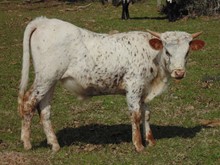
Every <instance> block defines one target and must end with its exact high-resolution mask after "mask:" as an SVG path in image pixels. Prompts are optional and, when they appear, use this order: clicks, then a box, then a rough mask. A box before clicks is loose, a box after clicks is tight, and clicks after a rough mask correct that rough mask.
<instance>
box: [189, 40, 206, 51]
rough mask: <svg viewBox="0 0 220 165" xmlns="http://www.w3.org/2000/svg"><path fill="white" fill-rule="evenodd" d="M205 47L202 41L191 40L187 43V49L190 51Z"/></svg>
mask: <svg viewBox="0 0 220 165" xmlns="http://www.w3.org/2000/svg"><path fill="white" fill-rule="evenodd" d="M204 46H205V42H204V41H202V40H192V41H191V42H190V43H189V47H190V49H191V50H200V49H202V48H203V47H204Z"/></svg>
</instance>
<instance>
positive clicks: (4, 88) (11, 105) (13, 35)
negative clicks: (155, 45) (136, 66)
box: [0, 0, 220, 165]
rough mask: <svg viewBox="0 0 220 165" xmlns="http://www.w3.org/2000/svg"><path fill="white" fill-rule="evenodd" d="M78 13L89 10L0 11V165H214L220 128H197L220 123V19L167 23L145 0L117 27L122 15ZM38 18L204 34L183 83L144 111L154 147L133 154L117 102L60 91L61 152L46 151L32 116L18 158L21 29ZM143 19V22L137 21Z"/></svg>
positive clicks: (12, 7) (96, 10) (123, 109)
mask: <svg viewBox="0 0 220 165" xmlns="http://www.w3.org/2000/svg"><path fill="white" fill-rule="evenodd" d="M82 5H87V3H83V4H80V3H77V4H73V5H69V4H64V3H62V4H59V5H55V4H54V3H37V4H22V3H20V2H19V1H16V2H13V3H3V4H0V164H1V163H2V164H13V163H14V164H16V163H17V164H22V165H23V164H57V165H62V164H153V165H164V164H169V165H171V164H172V165H176V164H181V165H182V164H186V165H195V164H198V165H200V164H201V165H212V164H213V165H217V164H220V127H205V126H203V125H201V120H215V119H217V120H219V119H220V104H219V103H220V31H219V27H220V21H219V17H218V18H216V17H211V18H208V17H200V18H196V19H188V20H178V21H177V22H174V23H169V22H168V21H167V20H166V19H155V18H157V17H163V16H162V15H159V14H158V13H157V11H156V1H153V0H150V1H147V2H141V3H136V4H134V5H132V6H130V15H131V17H136V18H139V19H131V20H128V21H122V20H120V15H121V7H119V8H115V7H113V6H112V5H105V6H103V5H101V4H100V3H91V5H90V6H89V7H87V8H84V9H79V7H78V6H82ZM41 15H43V16H47V17H49V18H54V17H55V18H59V19H62V20H66V21H69V22H71V23H73V24H75V25H77V26H80V27H83V28H86V29H89V30H92V31H95V32H100V33H108V32H109V31H112V30H118V31H120V32H124V31H131V30H142V31H145V30H146V29H151V30H154V31H159V32H164V31H167V30H181V31H187V32H190V33H194V32H197V31H203V32H204V33H203V35H202V36H201V37H200V38H201V39H203V40H204V41H205V42H206V47H205V48H204V49H203V50H202V51H198V52H193V53H192V54H191V55H190V59H189V63H188V72H187V77H186V78H185V79H184V80H182V81H181V82H180V84H175V83H174V82H173V81H172V80H171V83H170V86H169V89H168V90H167V91H166V92H165V93H164V94H162V95H161V96H160V97H157V98H155V99H154V100H153V101H152V102H151V103H150V105H149V106H150V109H151V111H152V116H151V127H152V130H153V133H154V136H155V138H156V140H157V145H156V146H155V147H146V148H145V150H144V152H142V153H136V152H135V150H134V147H133V145H132V142H131V127H130V119H129V113H128V110H127V105H126V102H125V98H124V97H123V96H103V97H94V98H91V99H90V100H86V101H85V102H80V101H78V100H76V99H75V97H74V96H72V95H71V94H69V93H68V92H67V91H65V90H64V89H63V88H61V87H60V85H59V84H58V86H57V89H56V92H55V96H54V99H53V104H52V108H53V109H52V116H51V119H52V123H53V126H54V128H55V131H56V133H57V136H58V139H59V142H60V144H61V146H62V148H61V150H60V152H58V153H56V154H52V152H51V150H50V148H49V147H48V146H47V145H46V140H45V135H44V133H43V131H42V127H41V125H40V124H39V119H38V116H37V114H36V116H35V117H34V120H33V124H32V144H33V146H34V147H33V149H32V150H31V151H24V150H23V146H22V143H21V142H20V117H19V115H18V113H17V91H18V90H17V89H18V86H19V80H20V76H21V74H20V71H21V59H22V40H23V38H22V37H23V32H24V29H25V26H26V25H27V23H28V22H29V21H30V20H32V19H34V18H35V17H38V16H41ZM144 17H149V19H141V18H144ZM150 18H151V19H150ZM31 79H33V71H32V72H31ZM12 158H13V159H12Z"/></svg>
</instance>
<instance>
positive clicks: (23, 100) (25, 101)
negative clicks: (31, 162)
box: [18, 87, 37, 150]
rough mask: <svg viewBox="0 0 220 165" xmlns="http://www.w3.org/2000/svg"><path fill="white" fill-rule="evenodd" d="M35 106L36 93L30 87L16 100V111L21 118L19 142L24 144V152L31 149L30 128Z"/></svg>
mask: <svg viewBox="0 0 220 165" xmlns="http://www.w3.org/2000/svg"><path fill="white" fill-rule="evenodd" d="M36 105H37V98H36V91H35V90H34V89H33V87H31V88H30V89H29V90H28V91H27V92H26V93H25V95H24V96H19V98H18V110H19V113H20V115H21V117H22V122H21V123H22V124H21V140H22V141H23V142H24V149H26V150H29V149H31V148H32V146H31V142H30V127H31V120H32V118H33V116H34V112H35V107H36Z"/></svg>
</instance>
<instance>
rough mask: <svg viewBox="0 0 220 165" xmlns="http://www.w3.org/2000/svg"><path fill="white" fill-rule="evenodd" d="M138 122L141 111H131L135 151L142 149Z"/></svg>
mask: <svg viewBox="0 0 220 165" xmlns="http://www.w3.org/2000/svg"><path fill="white" fill-rule="evenodd" d="M140 122H141V112H140V111H133V112H132V113H131V124H132V141H133V144H134V146H135V149H136V151H137V152H141V151H142V150H144V146H143V144H142V137H141V130H140Z"/></svg>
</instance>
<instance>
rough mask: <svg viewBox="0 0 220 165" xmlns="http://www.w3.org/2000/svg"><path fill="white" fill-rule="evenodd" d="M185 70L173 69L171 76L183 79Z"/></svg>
mask: <svg viewBox="0 0 220 165" xmlns="http://www.w3.org/2000/svg"><path fill="white" fill-rule="evenodd" d="M185 73H186V72H185V70H184V69H175V70H173V72H172V74H171V77H173V78H175V79H182V78H184V77H185Z"/></svg>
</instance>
